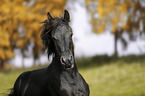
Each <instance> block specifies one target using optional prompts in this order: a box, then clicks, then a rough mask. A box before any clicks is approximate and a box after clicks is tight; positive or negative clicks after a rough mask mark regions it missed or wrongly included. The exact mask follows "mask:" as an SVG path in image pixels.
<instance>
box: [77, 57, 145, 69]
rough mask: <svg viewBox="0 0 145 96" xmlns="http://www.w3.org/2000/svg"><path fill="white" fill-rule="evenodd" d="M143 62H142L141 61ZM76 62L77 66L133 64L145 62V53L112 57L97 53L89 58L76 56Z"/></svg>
mask: <svg viewBox="0 0 145 96" xmlns="http://www.w3.org/2000/svg"><path fill="white" fill-rule="evenodd" d="M143 62H144V63H143ZM76 63H77V66H78V68H88V67H95V66H97V67H99V66H102V65H109V64H112V63H119V64H120V65H121V64H133V63H142V64H145V55H138V56H137V55H129V56H123V57H118V58H116V57H113V56H107V55H97V56H94V57H90V58H77V59H76Z"/></svg>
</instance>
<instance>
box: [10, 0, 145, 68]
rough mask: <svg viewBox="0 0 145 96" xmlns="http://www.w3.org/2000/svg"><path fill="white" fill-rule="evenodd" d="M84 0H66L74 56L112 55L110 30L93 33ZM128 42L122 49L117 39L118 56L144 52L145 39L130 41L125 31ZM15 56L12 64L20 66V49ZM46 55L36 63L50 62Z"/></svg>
mask: <svg viewBox="0 0 145 96" xmlns="http://www.w3.org/2000/svg"><path fill="white" fill-rule="evenodd" d="M83 1H84V0H80V2H79V3H78V2H73V4H72V2H71V1H70V2H68V4H67V6H66V8H67V9H68V11H69V12H70V16H71V22H70V26H71V27H72V30H73V33H74V35H73V41H74V45H75V56H76V57H90V56H95V55H104V54H106V55H109V56H111V55H113V53H114V36H113V34H111V32H107V31H105V32H103V33H102V34H95V33H93V32H92V30H91V25H90V22H89V21H90V15H89V14H88V12H87V10H86V9H85V7H84V2H83ZM123 35H124V37H125V39H126V40H127V42H128V44H129V45H128V47H127V48H126V50H123V46H122V44H121V42H120V41H118V45H117V46H118V53H119V56H125V55H130V54H136V55H139V54H145V41H143V40H140V39H139V38H138V39H137V40H136V42H133V41H130V40H129V37H128V35H127V34H126V33H124V34H123ZM138 35H139V34H138ZM15 53H16V57H15V58H14V59H13V60H12V61H11V62H12V65H15V66H17V67H21V66H22V55H21V54H20V50H15ZM50 61H51V60H48V58H47V55H46V54H45V55H42V56H41V58H40V60H38V61H37V64H39V63H41V64H46V63H48V62H50ZM24 64H25V67H31V66H32V64H33V58H32V56H31V55H30V57H28V58H25V59H24Z"/></svg>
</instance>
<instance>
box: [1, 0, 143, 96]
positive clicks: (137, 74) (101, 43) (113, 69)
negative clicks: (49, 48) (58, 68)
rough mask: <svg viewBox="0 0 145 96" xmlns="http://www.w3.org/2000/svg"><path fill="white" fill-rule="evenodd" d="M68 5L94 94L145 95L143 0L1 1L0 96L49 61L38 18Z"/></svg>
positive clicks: (80, 59) (79, 58) (77, 51)
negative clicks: (24, 73) (28, 72)
mask: <svg viewBox="0 0 145 96" xmlns="http://www.w3.org/2000/svg"><path fill="white" fill-rule="evenodd" d="M65 9H67V10H68V11H69V13H70V16H71V22H70V26H71V27H72V29H73V33H74V35H73V41H74V46H75V56H76V62H77V66H78V68H79V72H80V73H81V74H82V75H83V76H84V78H85V79H86V81H87V82H88V84H89V86H90V90H91V95H90V96H145V0H0V96H1V95H2V94H5V93H7V92H8V90H7V89H9V88H12V87H13V84H14V82H15V80H16V78H17V77H18V76H19V75H20V73H22V72H24V71H27V70H34V69H38V68H42V67H46V66H48V65H49V63H50V62H51V58H48V57H47V54H46V51H45V50H43V45H42V43H41V39H40V34H41V26H42V24H40V22H42V21H44V20H46V18H47V17H46V14H47V12H50V13H51V15H52V16H61V15H62V14H63V12H64V10H65Z"/></svg>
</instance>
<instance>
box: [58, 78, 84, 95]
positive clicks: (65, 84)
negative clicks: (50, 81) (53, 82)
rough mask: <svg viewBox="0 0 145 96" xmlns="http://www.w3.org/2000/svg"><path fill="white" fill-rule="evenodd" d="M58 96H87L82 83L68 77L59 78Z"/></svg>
mask: <svg viewBox="0 0 145 96" xmlns="http://www.w3.org/2000/svg"><path fill="white" fill-rule="evenodd" d="M60 94H61V96H87V95H85V90H84V85H83V83H82V82H81V81H80V80H79V79H77V78H76V79H72V78H69V77H62V78H61V87H60Z"/></svg>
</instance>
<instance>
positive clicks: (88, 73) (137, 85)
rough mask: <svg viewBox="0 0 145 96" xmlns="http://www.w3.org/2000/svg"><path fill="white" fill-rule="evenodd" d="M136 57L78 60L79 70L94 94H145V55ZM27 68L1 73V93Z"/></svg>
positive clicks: (122, 95) (129, 95)
mask: <svg viewBox="0 0 145 96" xmlns="http://www.w3.org/2000/svg"><path fill="white" fill-rule="evenodd" d="M96 59H97V58H96ZM132 59H135V60H133V61H132V62H131V61H130V62H129V61H127V60H129V59H124V58H121V59H118V60H111V61H106V62H103V63H101V62H99V61H98V62H99V63H98V62H97V61H94V59H92V58H91V59H82V60H83V61H79V60H78V61H77V62H78V64H80V65H78V66H79V72H80V73H81V74H82V75H83V77H84V78H85V80H86V81H87V83H88V84H89V86H90V96H145V59H141V60H140V58H138V59H137V58H135V57H134V58H133V57H132ZM130 60H131V59H130ZM26 70H29V69H26ZM26 70H16V71H10V72H6V73H0V93H7V92H8V89H9V88H12V87H13V84H14V82H15V80H16V78H17V77H18V76H19V74H20V73H22V72H23V71H26ZM30 70H32V69H30ZM2 95H3V94H0V96H2Z"/></svg>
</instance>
